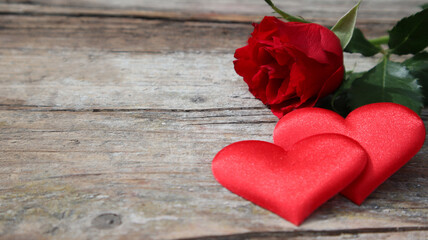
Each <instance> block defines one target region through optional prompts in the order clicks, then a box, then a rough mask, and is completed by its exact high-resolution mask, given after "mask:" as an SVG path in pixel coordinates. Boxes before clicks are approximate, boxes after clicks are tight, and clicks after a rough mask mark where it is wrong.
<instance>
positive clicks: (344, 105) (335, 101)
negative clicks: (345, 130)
mask: <svg viewBox="0 0 428 240" xmlns="http://www.w3.org/2000/svg"><path fill="white" fill-rule="evenodd" d="M363 74H364V72H352V71H348V72H346V76H345V79H344V80H343V83H342V84H341V85H340V87H339V89H337V90H336V92H334V94H333V95H332V96H331V97H330V105H331V110H333V111H335V112H336V113H338V114H340V115H342V116H343V117H346V116H347V115H348V114H349V113H350V112H351V108H350V107H349V97H348V95H349V90H350V89H351V86H352V83H353V82H354V80H355V79H357V78H360V77H361V76H363Z"/></svg>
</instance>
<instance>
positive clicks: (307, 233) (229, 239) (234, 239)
mask: <svg viewBox="0 0 428 240" xmlns="http://www.w3.org/2000/svg"><path fill="white" fill-rule="evenodd" d="M427 230H428V227H423V226H416V227H390V228H356V229H341V230H322V231H312V230H303V231H299V230H296V231H292V232H249V233H238V234H230V235H221V236H205V237H196V238H179V240H220V239H221V240H238V239H253V238H256V239H262V238H269V239H272V238H275V239H284V238H290V237H320V236H324V237H332V236H340V235H344V234H358V235H360V234H371V233H396V232H413V231H427Z"/></svg>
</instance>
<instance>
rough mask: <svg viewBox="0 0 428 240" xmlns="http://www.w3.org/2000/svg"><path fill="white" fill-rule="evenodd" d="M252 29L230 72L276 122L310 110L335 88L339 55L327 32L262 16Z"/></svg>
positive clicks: (340, 62)
mask: <svg viewBox="0 0 428 240" xmlns="http://www.w3.org/2000/svg"><path fill="white" fill-rule="evenodd" d="M253 26H254V32H253V33H252V34H251V37H250V38H249V39H248V45H247V46H245V47H242V48H239V49H237V50H236V52H235V58H236V59H237V60H235V61H234V65H235V71H236V72H237V73H238V74H239V75H240V76H242V77H243V78H244V81H245V82H246V83H247V84H248V87H249V90H250V92H251V93H252V94H253V95H254V96H255V97H256V98H258V99H260V100H261V101H262V102H263V103H264V104H266V105H268V106H269V107H270V108H271V111H272V113H273V114H275V115H276V116H277V117H279V118H281V117H282V116H283V115H284V114H286V113H288V112H290V111H292V110H294V109H297V108H303V107H312V106H314V105H315V103H316V102H317V101H318V99H320V98H322V97H324V96H327V95H328V94H330V93H331V92H333V91H334V90H335V89H336V88H338V87H339V85H340V84H341V82H342V80H343V76H344V67H343V51H342V47H341V45H340V40H339V39H338V38H337V36H336V35H335V34H334V33H333V32H332V31H330V30H329V29H328V28H325V27H323V26H321V25H318V24H315V23H299V22H283V21H281V20H279V19H277V18H276V17H265V18H264V19H263V20H262V21H261V23H260V24H253Z"/></svg>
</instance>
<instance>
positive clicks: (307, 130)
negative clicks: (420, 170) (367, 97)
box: [274, 103, 425, 205]
mask: <svg viewBox="0 0 428 240" xmlns="http://www.w3.org/2000/svg"><path fill="white" fill-rule="evenodd" d="M321 133H338V134H343V135H346V136H348V137H350V138H352V139H354V140H356V141H357V142H359V143H360V144H361V146H362V147H363V148H364V149H365V150H366V152H367V153H368V155H369V157H370V159H369V161H368V163H367V166H366V168H365V170H364V172H363V173H362V174H361V176H359V177H358V178H357V179H356V180H355V181H354V182H353V183H352V184H351V185H349V186H348V187H347V188H346V189H344V190H343V191H342V194H343V195H345V196H346V197H347V198H349V199H350V200H352V201H353V202H355V203H356V204H358V205H360V204H361V203H362V202H363V201H364V199H366V197H368V196H369V195H370V193H371V192H373V191H374V190H375V189H376V188H377V187H378V186H379V185H380V184H382V183H383V182H384V181H385V180H386V179H387V178H389V177H390V176H391V175H392V174H393V173H394V172H396V171H397V170H398V169H399V168H401V167H402V166H403V165H404V164H405V163H407V162H408V161H409V160H410V159H411V158H412V157H413V156H414V155H415V154H416V153H417V152H418V151H419V149H420V148H421V147H422V146H423V144H424V141H425V126H424V123H423V121H422V120H421V118H420V117H419V116H418V115H417V114H416V113H415V112H413V111H412V110H410V109H408V108H407V107H404V106H402V105H398V104H394V103H374V104H369V105H365V106H363V107H360V108H358V109H356V110H354V111H353V112H351V113H350V114H349V115H348V117H347V118H346V119H344V118H342V117H341V116H339V115H338V114H336V113H334V112H332V111H329V110H325V109H321V108H304V109H299V110H296V111H294V112H291V113H289V114H287V115H285V116H284V117H283V118H282V119H281V120H280V121H279V122H278V123H277V125H276V127H275V130H274V142H275V144H277V145H279V146H281V147H283V148H284V149H285V150H287V149H289V148H290V147H292V146H293V144H294V143H296V142H298V141H299V140H301V139H304V138H307V137H309V136H312V135H316V134H321Z"/></svg>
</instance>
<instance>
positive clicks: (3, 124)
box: [0, 0, 428, 239]
mask: <svg viewBox="0 0 428 240" xmlns="http://www.w3.org/2000/svg"><path fill="white" fill-rule="evenodd" d="M276 2H277V4H278V6H280V7H281V8H283V9H284V10H287V11H288V12H291V13H293V14H295V15H302V16H304V17H306V18H307V19H309V20H312V21H316V22H319V23H322V24H326V25H332V24H334V22H335V21H336V20H337V19H338V18H339V17H340V16H341V15H342V14H344V13H345V12H346V11H347V10H348V9H350V8H351V7H352V5H353V4H354V3H355V2H354V1H342V0H322V1H321V0H317V1H315V0H299V1H280V0H277V1H276ZM422 3H424V1H423V0H406V1H403V0H366V1H364V3H363V4H362V6H361V10H360V15H359V19H358V26H359V27H360V28H361V29H362V30H363V31H364V32H365V33H366V34H367V35H368V36H370V37H378V36H382V35H384V34H385V33H386V30H387V29H389V28H390V27H391V26H393V24H394V22H395V21H397V20H398V19H400V18H401V17H404V16H407V15H409V14H411V13H414V12H416V11H419V7H418V6H419V5H421V4H422ZM271 13H272V10H271V9H270V8H269V7H268V6H267V5H266V4H265V3H264V1H262V0H242V1H239V0H218V1H202V0H174V1H172V0H171V1H152V0H151V1H149V0H111V1H105V0H76V1H66V0H0V238H1V239H106V238H109V239H181V238H191V239H282V238H296V239H306V238H307V239H312V238H314V237H317V238H318V239H341V238H347V239H348V238H359V239H406V238H407V239H427V238H428V217H427V216H428V172H427V168H428V165H427V164H428V162H427V154H428V153H427V149H428V147H427V144H426V145H425V146H424V147H423V149H422V150H421V151H420V152H419V153H418V154H417V155H416V156H415V157H414V158H413V159H412V160H411V161H410V162H409V163H408V164H407V165H406V166H405V167H403V168H402V169H401V170H399V171H398V172H397V173H396V174H394V175H393V176H392V177H391V178H390V179H389V180H387V181H386V182H385V183H384V184H382V185H381V186H380V187H379V188H378V189H377V190H376V191H375V192H374V193H373V194H372V195H371V196H370V197H369V198H368V199H367V200H366V201H365V202H364V203H363V205H362V206H360V207H358V206H356V205H354V204H353V203H351V202H350V201H348V200H347V199H345V198H344V197H342V196H340V195H338V196H336V197H334V198H333V199H332V200H330V201H329V202H327V203H326V204H325V205H323V206H322V207H320V208H319V209H318V210H317V211H315V212H314V213H313V215H312V216H311V217H310V218H308V219H307V221H306V222H304V224H303V225H301V226H300V227H295V226H294V225H292V224H290V223H289V222H287V221H285V220H283V219H281V218H280V217H278V216H276V215H274V214H272V213H270V212H268V211H266V210H264V209H262V208H259V207H257V206H255V205H253V204H251V203H250V202H247V201H244V200H243V199H241V198H240V197H238V196H236V195H234V194H232V193H230V192H229V191H227V190H226V189H224V188H223V187H221V186H220V185H219V184H218V183H217V182H216V181H215V180H214V178H213V176H212V174H211V169H210V166H211V160H212V158H213V157H214V155H215V154H216V153H217V152H218V151H219V150H220V149H221V148H223V147H224V146H226V145H228V144H230V143H232V142H235V141H239V140H246V139H257V140H265V141H272V131H273V128H274V126H275V124H276V122H277V120H278V119H277V118H276V117H275V116H273V115H272V114H271V113H270V111H269V110H268V109H266V108H265V107H264V106H263V105H262V104H261V102H259V101H258V100H256V99H254V98H253V96H252V95H251V94H250V93H249V92H248V91H247V86H246V85H245V83H244V82H243V81H242V79H241V78H240V77H238V76H237V75H236V73H235V72H234V70H233V64H232V61H233V53H234V50H235V49H236V48H238V47H241V46H243V45H244V44H245V42H246V39H247V37H248V36H249V33H250V32H251V31H252V27H251V25H250V23H251V22H252V21H259V20H260V19H261V17H262V16H263V15H270V14H271ZM378 58H379V56H376V57H374V58H372V59H370V60H367V59H362V58H361V57H360V56H359V55H358V54H355V55H350V54H347V55H346V56H345V62H346V66H347V68H348V69H355V70H364V69H368V68H370V67H371V66H373V65H374V64H375V63H376V62H377V60H378ZM423 118H424V120H425V121H426V120H427V119H428V112H427V111H424V113H423ZM426 122H427V121H426Z"/></svg>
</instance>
